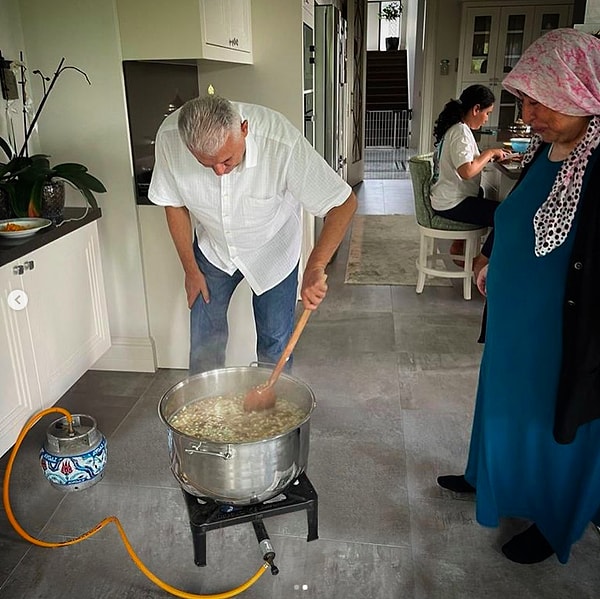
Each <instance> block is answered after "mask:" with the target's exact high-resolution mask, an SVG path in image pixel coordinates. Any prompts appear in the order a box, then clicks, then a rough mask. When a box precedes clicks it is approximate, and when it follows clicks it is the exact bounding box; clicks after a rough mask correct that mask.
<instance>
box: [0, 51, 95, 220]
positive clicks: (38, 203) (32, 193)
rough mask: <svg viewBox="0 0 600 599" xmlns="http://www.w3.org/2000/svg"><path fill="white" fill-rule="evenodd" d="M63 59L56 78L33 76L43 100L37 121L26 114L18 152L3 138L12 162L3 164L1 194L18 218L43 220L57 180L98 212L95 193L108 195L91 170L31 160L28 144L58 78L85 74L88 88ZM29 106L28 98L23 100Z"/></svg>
mask: <svg viewBox="0 0 600 599" xmlns="http://www.w3.org/2000/svg"><path fill="white" fill-rule="evenodd" d="M64 63H65V59H64V58H63V59H62V60H61V61H60V63H59V65H58V67H57V69H56V71H55V72H54V75H53V76H52V78H50V77H46V76H44V74H43V73H42V72H41V71H39V70H35V71H33V73H34V74H35V75H39V76H40V77H41V79H42V86H43V96H42V100H41V102H40V104H39V107H38V109H37V110H36V111H35V114H34V115H33V118H32V119H31V121H30V122H27V115H26V111H24V112H23V119H24V130H25V139H24V141H23V144H22V146H21V147H20V149H18V151H17V150H16V149H15V148H14V147H13V146H12V145H11V144H10V143H9V142H8V141H7V140H5V139H3V138H2V137H0V149H1V150H2V151H3V152H4V154H5V155H6V157H7V160H8V162H5V163H2V162H0V191H3V192H4V193H5V194H6V196H7V197H8V201H9V203H10V207H11V210H12V212H13V213H14V215H15V216H40V215H41V211H42V194H43V188H44V185H45V184H47V183H50V182H52V181H55V180H62V181H65V182H67V183H68V184H70V185H71V186H72V187H74V188H75V189H77V190H78V191H79V192H80V193H81V194H82V195H83V196H84V198H85V199H86V201H87V203H88V204H89V205H90V206H91V207H92V208H97V207H98V203H97V202H96V198H95V196H94V193H104V192H106V188H105V187H104V185H103V184H102V182H101V181H100V180H98V179H97V178H96V177H94V176H93V175H91V174H90V173H89V172H88V169H87V167H85V166H84V165H83V164H78V163H72V162H68V163H63V164H56V165H54V166H51V165H50V160H49V158H50V156H48V155H46V154H34V155H32V156H29V153H28V144H29V140H30V138H31V135H32V133H33V131H34V128H35V125H36V123H37V121H38V119H39V117H40V114H41V113H42V110H43V109H44V105H45V104H46V101H47V99H48V97H49V96H50V93H51V92H52V88H53V87H54V84H55V83H56V81H57V80H58V78H59V77H60V76H61V75H62V73H64V72H65V71H66V70H68V69H73V70H75V71H78V72H79V73H81V74H82V75H83V76H84V77H85V79H86V81H87V82H88V84H90V85H91V83H90V80H89V79H88V76H87V75H86V74H85V73H84V72H83V71H82V70H81V69H78V68H77V67H73V66H68V65H65V64H64ZM21 70H22V73H21V74H22V77H21V79H22V90H23V96H25V86H24V67H21ZM23 100H24V102H25V98H23Z"/></svg>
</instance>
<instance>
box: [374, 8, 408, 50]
mask: <svg viewBox="0 0 600 599" xmlns="http://www.w3.org/2000/svg"><path fill="white" fill-rule="evenodd" d="M402 8H403V7H402V2H388V3H387V4H385V5H384V6H383V8H382V9H381V12H380V13H379V18H380V19H381V20H383V21H388V23H389V33H390V34H391V35H390V36H389V37H386V38H385V49H386V50H397V49H398V46H399V44H400V38H399V37H398V20H399V19H400V15H401V14H402ZM394 34H396V35H395V36H394Z"/></svg>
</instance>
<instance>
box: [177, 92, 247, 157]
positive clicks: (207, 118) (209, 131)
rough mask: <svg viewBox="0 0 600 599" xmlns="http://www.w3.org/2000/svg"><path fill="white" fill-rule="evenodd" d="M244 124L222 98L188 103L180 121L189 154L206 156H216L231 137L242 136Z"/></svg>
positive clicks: (178, 123) (230, 105)
mask: <svg viewBox="0 0 600 599" xmlns="http://www.w3.org/2000/svg"><path fill="white" fill-rule="evenodd" d="M241 124H242V117H241V116H240V113H239V112H238V110H237V108H236V107H235V106H234V105H233V104H232V103H231V102H230V101H229V100H226V99H225V98H221V97H219V96H203V97H199V98H194V99H192V100H188V101H187V102H186V103H185V104H184V105H183V106H182V107H181V109H180V111H179V117H178V120H177V126H178V128H179V134H180V135H181V138H182V139H183V143H185V145H186V146H187V147H188V149H189V150H190V151H192V152H194V153H197V154H205V155H206V156H216V154H217V153H218V151H219V150H220V149H221V148H222V147H223V146H224V145H225V142H226V141H227V138H228V137H229V135H233V136H234V137H235V136H240V135H241V134H242V130H241Z"/></svg>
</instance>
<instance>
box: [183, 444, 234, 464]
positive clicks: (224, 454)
mask: <svg viewBox="0 0 600 599" xmlns="http://www.w3.org/2000/svg"><path fill="white" fill-rule="evenodd" d="M184 451H185V453H189V454H194V453H201V454H204V455H214V456H216V457H218V458H223V459H224V460H230V459H231V458H232V457H233V450H232V448H231V445H227V450H226V451H212V450H210V449H203V447H202V443H197V444H196V445H194V444H193V443H190V446H189V447H188V448H187V449H185V450H184Z"/></svg>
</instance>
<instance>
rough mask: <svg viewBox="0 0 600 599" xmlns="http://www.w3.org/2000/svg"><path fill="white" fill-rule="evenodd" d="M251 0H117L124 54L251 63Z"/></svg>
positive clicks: (136, 57)
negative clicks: (174, 0)
mask: <svg viewBox="0 0 600 599" xmlns="http://www.w3.org/2000/svg"><path fill="white" fill-rule="evenodd" d="M250 5H251V2H250V0H177V2H169V1H168V0H145V1H144V2H143V3H140V2H139V1H138V0H117V13H118V19H119V30H120V37H121V48H122V52H123V60H174V59H178V60H181V59H206V60H219V61H222V62H237V63H244V64H251V63H252V20H251V12H250Z"/></svg>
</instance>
